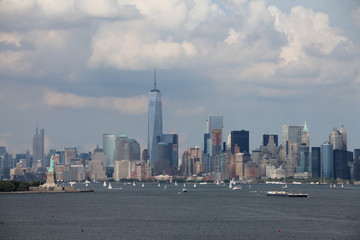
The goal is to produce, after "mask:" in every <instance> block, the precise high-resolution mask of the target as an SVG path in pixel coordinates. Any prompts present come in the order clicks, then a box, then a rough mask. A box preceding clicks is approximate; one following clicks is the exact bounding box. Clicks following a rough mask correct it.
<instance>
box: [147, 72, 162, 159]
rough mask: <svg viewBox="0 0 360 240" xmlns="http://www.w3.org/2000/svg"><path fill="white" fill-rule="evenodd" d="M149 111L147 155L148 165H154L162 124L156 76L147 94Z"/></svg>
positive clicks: (160, 140) (160, 139)
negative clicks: (152, 86)
mask: <svg viewBox="0 0 360 240" xmlns="http://www.w3.org/2000/svg"><path fill="white" fill-rule="evenodd" d="M148 97H149V110H148V154H149V158H150V164H153V163H154V159H155V152H156V146H157V144H158V143H159V142H162V135H163V124H162V99H161V92H160V90H159V89H156V75H155V81H154V89H152V90H151V91H150V92H149V93H148Z"/></svg>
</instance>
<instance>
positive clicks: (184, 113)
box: [175, 106, 205, 117]
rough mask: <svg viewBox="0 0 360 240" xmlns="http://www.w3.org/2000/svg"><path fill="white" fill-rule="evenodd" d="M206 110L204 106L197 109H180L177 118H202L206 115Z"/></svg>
mask: <svg viewBox="0 0 360 240" xmlns="http://www.w3.org/2000/svg"><path fill="white" fill-rule="evenodd" d="M204 110H205V108H204V107H203V106H198V107H195V108H179V109H176V110H175V115H176V116H181V117H188V116H201V115H202V114H204Z"/></svg>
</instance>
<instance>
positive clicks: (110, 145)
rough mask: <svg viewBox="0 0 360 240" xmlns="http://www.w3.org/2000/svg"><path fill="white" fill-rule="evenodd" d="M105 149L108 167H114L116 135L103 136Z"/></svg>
mask: <svg viewBox="0 0 360 240" xmlns="http://www.w3.org/2000/svg"><path fill="white" fill-rule="evenodd" d="M103 148H104V152H105V155H106V167H114V156H115V134H103Z"/></svg>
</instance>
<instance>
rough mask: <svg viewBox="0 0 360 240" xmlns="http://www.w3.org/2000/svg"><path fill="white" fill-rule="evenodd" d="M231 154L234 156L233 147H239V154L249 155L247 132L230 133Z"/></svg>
mask: <svg viewBox="0 0 360 240" xmlns="http://www.w3.org/2000/svg"><path fill="white" fill-rule="evenodd" d="M230 138H231V153H232V154H234V153H235V152H234V149H235V145H238V146H239V147H240V152H241V153H245V152H246V153H249V141H250V140H249V131H245V130H241V131H231V132H230Z"/></svg>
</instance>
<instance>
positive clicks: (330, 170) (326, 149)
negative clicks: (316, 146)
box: [321, 142, 334, 178]
mask: <svg viewBox="0 0 360 240" xmlns="http://www.w3.org/2000/svg"><path fill="white" fill-rule="evenodd" d="M321 177H322V178H333V177H334V156H333V145H332V144H331V143H329V142H325V143H323V144H321Z"/></svg>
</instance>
